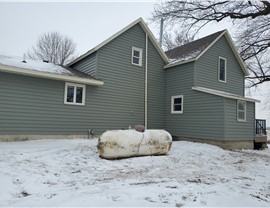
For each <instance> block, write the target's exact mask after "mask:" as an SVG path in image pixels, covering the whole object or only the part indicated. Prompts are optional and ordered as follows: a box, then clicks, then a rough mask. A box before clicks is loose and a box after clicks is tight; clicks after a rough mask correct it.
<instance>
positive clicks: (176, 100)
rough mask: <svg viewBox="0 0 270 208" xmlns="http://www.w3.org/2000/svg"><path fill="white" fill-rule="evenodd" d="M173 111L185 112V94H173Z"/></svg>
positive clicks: (176, 112)
mask: <svg viewBox="0 0 270 208" xmlns="http://www.w3.org/2000/svg"><path fill="white" fill-rule="evenodd" d="M171 113H172V114H178V113H179V114H180V113H183V95H178V96H172V99H171Z"/></svg>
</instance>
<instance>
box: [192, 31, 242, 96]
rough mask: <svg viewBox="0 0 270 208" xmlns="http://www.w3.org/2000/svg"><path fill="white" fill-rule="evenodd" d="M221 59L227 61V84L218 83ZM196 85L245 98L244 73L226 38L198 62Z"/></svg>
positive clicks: (222, 38) (219, 41)
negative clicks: (219, 61)
mask: <svg viewBox="0 0 270 208" xmlns="http://www.w3.org/2000/svg"><path fill="white" fill-rule="evenodd" d="M219 57H223V58H226V60H227V72H226V75H227V78H226V83H223V82H219V81H218V60H219ZM194 85H195V86H200V87H206V88H210V89H214V90H221V91H225V92H229V93H233V94H237V95H241V96H244V73H243V71H242V70H241V68H240V65H239V63H238V62H237V59H236V58H235V56H234V53H233V51H232V50H231V48H230V46H229V44H228V42H227V40H226V38H225V37H224V36H223V37H221V38H220V39H219V40H218V41H217V42H216V43H215V44H214V45H213V46H212V47H211V48H209V50H208V51H207V52H206V53H205V54H203V55H202V56H201V57H200V58H199V59H198V60H197V61H196V66H195V83H194Z"/></svg>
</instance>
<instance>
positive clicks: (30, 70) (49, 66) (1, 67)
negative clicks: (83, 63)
mask: <svg viewBox="0 0 270 208" xmlns="http://www.w3.org/2000/svg"><path fill="white" fill-rule="evenodd" d="M0 71H2V72H7V73H15V74H20V75H26V76H33V77H41V78H47V79H55V80H63V81H71V82H77V83H82V84H88V85H103V84H104V83H103V81H100V80H96V79H94V78H93V77H91V76H89V75H87V74H85V73H82V72H77V71H76V72H75V71H74V70H72V69H69V68H64V67H61V66H58V65H55V64H53V63H46V62H42V61H36V60H31V59H26V60H25V62H24V61H23V58H20V57H11V56H2V55H0Z"/></svg>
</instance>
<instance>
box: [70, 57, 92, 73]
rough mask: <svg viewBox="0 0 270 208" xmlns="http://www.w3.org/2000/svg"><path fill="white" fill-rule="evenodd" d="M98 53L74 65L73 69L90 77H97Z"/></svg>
mask: <svg viewBox="0 0 270 208" xmlns="http://www.w3.org/2000/svg"><path fill="white" fill-rule="evenodd" d="M96 64H97V63H96V53H92V54H90V55H89V56H87V57H84V58H83V59H82V60H80V61H78V62H77V63H75V64H73V65H72V66H71V67H72V68H73V69H76V70H78V71H81V72H84V73H86V74H88V75H90V76H93V77H95V76H96V68H97V67H96Z"/></svg>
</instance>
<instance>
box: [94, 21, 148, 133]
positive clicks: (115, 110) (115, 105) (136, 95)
mask: <svg viewBox="0 0 270 208" xmlns="http://www.w3.org/2000/svg"><path fill="white" fill-rule="evenodd" d="M132 46H134V47H137V48H141V49H142V50H143V62H142V63H143V64H142V66H135V65H132V64H131V55H132ZM144 63H145V33H144V32H143V30H142V29H141V27H140V26H139V25H135V26H134V27H132V28H130V29H129V30H127V31H126V32H125V33H122V34H121V35H120V36H118V37H117V38H115V39H114V40H112V41H111V42H109V43H108V44H106V45H105V46H103V47H102V48H100V49H99V50H98V51H97V77H98V78H100V79H102V80H104V86H102V87H101V88H99V89H98V97H97V99H98V100H99V108H102V110H101V112H100V114H99V116H98V117H97V118H96V121H97V122H99V123H103V124H102V125H103V127H104V128H107V129H119V128H128V127H129V126H131V125H134V124H144V66H145V64H144ZM104 130H106V129H104Z"/></svg>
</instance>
